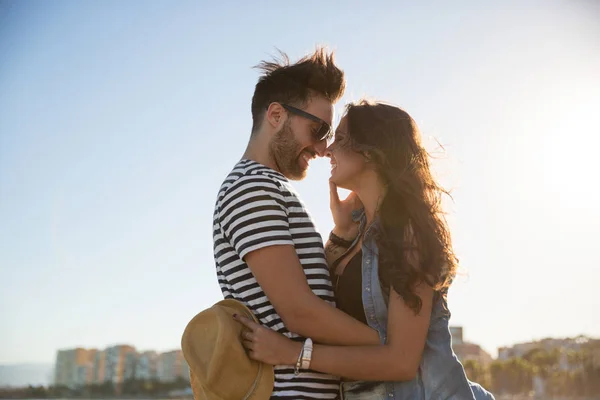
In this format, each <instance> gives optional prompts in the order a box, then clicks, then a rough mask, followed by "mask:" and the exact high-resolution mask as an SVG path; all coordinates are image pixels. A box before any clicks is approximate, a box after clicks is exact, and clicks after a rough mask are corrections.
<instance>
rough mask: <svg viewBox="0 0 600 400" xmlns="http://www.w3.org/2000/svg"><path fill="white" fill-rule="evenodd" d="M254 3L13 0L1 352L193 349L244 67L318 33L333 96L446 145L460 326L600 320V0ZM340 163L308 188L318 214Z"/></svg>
mask: <svg viewBox="0 0 600 400" xmlns="http://www.w3.org/2000/svg"><path fill="white" fill-rule="evenodd" d="M251 3H252V5H250V2H248V3H247V4H246V2H244V3H242V2H233V1H229V2H227V1H224V2H201V1H170V2H167V1H128V2H120V1H96V2H91V1H85V2H83V1H81V2H80V1H52V2H50V1H1V2H0V318H1V322H0V325H1V329H0V363H15V362H52V361H53V360H54V357H55V352H56V350H57V349H58V348H65V347H74V346H86V347H100V348H103V347H105V346H107V345H109V344H114V343H123V342H125V343H131V344H133V345H135V346H136V347H138V349H141V350H144V349H157V350H166V349H172V348H177V347H178V346H179V343H180V337H181V333H182V331H183V328H184V327H185V325H186V323H187V321H188V320H189V319H190V318H191V317H192V316H193V315H195V313H197V312H199V311H201V310H202V309H204V308H206V307H209V306H210V305H211V304H212V303H214V302H216V301H218V300H220V299H221V298H222V296H221V292H220V290H219V287H218V284H217V281H216V276H215V270H214V260H213V255H212V236H211V230H212V221H211V220H212V211H213V204H214V200H215V198H216V192H217V190H218V187H219V186H220V184H221V181H222V179H223V178H224V177H225V175H226V174H227V173H228V172H229V170H230V168H231V167H232V166H233V165H234V164H235V162H236V161H237V160H238V159H239V158H240V156H241V154H242V153H243V151H244V148H245V146H246V144H247V141H248V137H249V132H250V126H251V117H250V100H251V96H252V92H253V88H254V85H255V83H256V80H257V78H258V71H256V70H254V69H252V68H251V67H252V66H253V65H256V64H257V63H258V62H259V61H260V60H261V59H264V58H266V57H267V58H268V57H269V56H270V55H272V54H275V48H276V47H277V48H280V49H282V50H284V51H285V52H287V53H288V54H289V55H290V56H291V58H292V59H296V58H298V57H300V56H302V55H304V54H305V53H307V52H309V51H311V50H313V49H314V47H315V45H317V44H326V45H329V46H330V47H331V48H333V49H335V50H336V51H337V59H338V61H339V65H340V66H341V67H342V68H343V69H344V70H345V72H346V75H347V80H348V89H347V92H346V95H345V97H344V98H343V100H342V103H341V104H340V105H339V106H338V108H337V109H338V117H339V111H341V105H342V104H343V103H346V102H348V101H351V100H357V99H359V98H361V97H362V96H364V95H368V96H371V97H374V98H377V99H381V100H385V101H388V102H392V103H396V104H398V105H401V106H403V107H404V108H405V109H406V110H407V111H408V112H409V113H411V114H412V115H413V117H414V118H415V119H416V120H417V122H418V123H419V125H420V128H421V130H422V132H423V134H424V136H426V137H428V138H430V137H431V138H436V139H438V140H439V141H440V142H441V143H442V144H444V146H445V150H446V152H445V154H444V156H443V158H442V159H440V160H439V161H437V162H436V168H437V171H438V174H439V175H440V177H441V179H442V181H443V182H444V183H445V184H446V185H447V186H449V187H451V188H452V189H453V190H454V203H453V204H451V206H450V207H449V211H450V216H449V219H450V222H451V226H452V229H453V234H454V241H455V247H456V250H457V252H458V254H459V256H460V260H461V263H462V268H463V272H462V274H461V276H460V277H459V278H458V279H457V282H456V284H455V285H454V286H453V288H452V289H451V292H450V297H449V301H450V309H451V311H452V313H453V314H452V320H451V322H452V324H454V325H462V326H463V327H464V329H465V338H466V339H467V340H470V341H473V342H476V343H479V344H481V345H482V346H483V347H484V348H485V349H487V350H488V351H490V352H491V353H492V354H495V351H496V348H497V347H498V346H502V345H508V344H511V343H514V342H517V341H527V340H531V339H539V338H543V337H548V336H560V337H562V336H574V335H577V334H588V335H592V336H600V318H599V317H598V315H599V312H598V309H599V308H600V299H599V296H598V295H597V294H596V293H597V291H596V289H597V285H598V283H600V272H599V268H600V255H599V254H600V253H599V252H598V250H597V242H598V239H600V210H599V207H598V196H599V195H600V189H599V188H598V178H597V175H598V171H599V170H600V168H599V162H598V156H599V154H598V149H599V147H600V146H599V145H600V139H599V138H598V135H599V134H600V111H599V109H600V23H599V22H598V21H600V6H599V4H600V3H597V2H595V1H585V0H572V1H550V0H545V1H516V0H511V1H502V2H495V5H492V4H490V3H491V2H480V1H474V0H473V1H457V2H452V6H451V5H449V2H444V1H437V2H426V4H425V3H424V2H420V3H419V4H418V5H417V4H416V3H411V2H398V1H394V2H392V1H390V2H377V1H370V2H365V1H360V2H358V1H357V2H354V1H346V2H339V3H336V4H334V2H321V1H303V2H283V3H273V2H266V1H264V2H263V1H261V2H251ZM484 3H485V4H484ZM428 142H431V143H435V142H434V141H433V140H428ZM328 176H329V165H328V161H327V160H318V161H316V162H314V163H313V165H312V166H311V170H310V171H309V176H308V178H307V179H306V180H305V181H303V182H300V183H299V184H298V185H297V189H298V191H299V192H300V194H301V195H302V196H303V198H304V200H305V201H306V203H307V205H308V206H309V208H310V210H311V211H312V213H313V216H314V218H315V220H316V221H317V224H318V228H319V230H320V231H321V233H322V234H324V235H326V234H327V233H328V232H329V230H330V229H331V227H332V220H331V217H330V214H329V208H328V188H327V178H328Z"/></svg>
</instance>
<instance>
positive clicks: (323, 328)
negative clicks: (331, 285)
mask: <svg viewBox="0 0 600 400" xmlns="http://www.w3.org/2000/svg"><path fill="white" fill-rule="evenodd" d="M245 260H246V263H247V264H248V266H249V267H250V270H251V271H252V273H253V274H254V277H255V278H256V280H257V282H258V283H259V285H260V286H261V288H262V289H263V290H264V292H265V294H266V295H267V297H268V298H269V301H270V302H271V304H273V307H275V310H276V311H277V313H278V314H279V315H280V316H281V319H282V320H283V322H284V323H285V325H286V326H287V328H288V329H289V330H290V331H292V332H295V333H298V334H300V335H302V336H304V337H310V338H311V339H313V340H314V341H316V342H318V343H325V344H336V345H377V344H380V340H379V334H378V333H377V331H375V330H373V329H371V328H369V327H368V326H367V325H365V324H363V323H361V322H359V321H358V320H356V319H354V318H352V317H351V316H349V315H348V314H346V313H344V312H342V311H340V310H338V309H337V308H335V307H333V306H331V305H330V304H328V303H327V302H325V301H323V300H322V299H320V298H319V297H317V296H316V295H315V294H314V293H313V292H312V291H311V289H310V287H309V286H308V282H307V281H306V276H305V275H304V271H303V270H302V265H301V264H300V261H299V260H298V256H297V255H296V251H295V250H294V247H293V246H286V245H284V246H269V247H264V248H262V249H259V250H255V251H253V252H251V253H249V254H248V255H246V259H245Z"/></svg>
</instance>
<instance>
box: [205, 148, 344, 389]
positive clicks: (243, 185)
mask: <svg viewBox="0 0 600 400" xmlns="http://www.w3.org/2000/svg"><path fill="white" fill-rule="evenodd" d="M213 242H214V256H215V262H216V267H217V277H218V279H219V284H220V286H221V291H222V292H223V295H224V296H225V298H229V299H236V300H238V301H241V302H242V303H244V304H245V305H246V306H247V307H248V308H250V309H251V310H252V311H253V312H254V314H255V315H256V317H257V318H258V320H259V321H260V323H261V324H262V325H263V326H267V327H269V328H271V329H273V330H275V331H277V332H280V333H282V334H284V335H285V336H287V337H290V338H292V339H294V340H303V338H301V337H299V336H298V335H297V334H295V333H292V332H290V331H288V330H287V328H286V327H285V325H284V324H283V321H282V320H281V318H280V317H279V315H278V314H277V312H276V311H275V309H274V308H273V306H272V305H271V303H270V301H269V299H267V296H266V295H265V293H264V292H263V291H262V289H261V288H260V286H259V285H258V283H257V282H256V279H255V278H254V276H253V275H252V272H251V271H250V269H249V268H248V265H247V264H246V263H245V262H244V261H243V260H244V257H245V256H246V255H247V254H248V253H250V252H252V251H254V250H258V249H260V248H263V247H267V246H274V245H292V246H294V248H295V249H296V254H297V255H298V259H299V260H300V263H301V264H302V268H303V269H304V273H305V275H306V279H307V281H308V285H309V286H310V288H311V289H312V291H313V293H315V294H316V295H317V296H319V297H320V298H321V299H323V300H325V301H327V302H329V303H330V304H332V305H334V297H333V290H332V287H331V280H330V277H329V272H328V268H327V262H326V260H325V252H324V250H323V240H322V238H321V236H320V234H319V233H318V232H317V230H316V228H315V224H314V222H313V220H312V218H311V216H310V215H309V213H308V212H307V210H306V208H305V207H304V205H303V204H302V202H301V201H300V199H299V198H298V195H297V194H296V192H295V190H294V189H293V188H292V186H291V185H290V182H289V181H288V180H287V178H285V177H284V176H283V175H282V174H280V173H279V172H277V171H275V170H273V169H271V168H268V167H266V166H264V165H262V164H259V163H257V162H255V161H251V160H241V161H240V162H238V163H237V164H236V165H235V167H234V168H233V170H232V171H231V173H229V175H228V176H227V178H225V181H224V182H223V184H222V185H221V189H220V190H219V194H218V198H217V202H216V205H215V212H214V226H213ZM281 267H282V268H285V266H281ZM338 393H339V379H338V378H336V377H332V376H330V375H325V374H321V373H317V372H314V371H304V370H301V373H300V374H299V375H298V376H295V375H294V369H293V367H289V366H276V367H275V387H274V390H273V395H272V397H271V398H272V399H277V398H294V399H335V398H336V397H337V395H338Z"/></svg>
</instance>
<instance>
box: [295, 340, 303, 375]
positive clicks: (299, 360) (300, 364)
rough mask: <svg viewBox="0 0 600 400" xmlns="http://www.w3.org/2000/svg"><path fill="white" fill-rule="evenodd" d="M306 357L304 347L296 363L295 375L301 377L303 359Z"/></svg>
mask: <svg viewBox="0 0 600 400" xmlns="http://www.w3.org/2000/svg"><path fill="white" fill-rule="evenodd" d="M303 356H304V346H302V350H300V355H299V356H298V361H296V368H295V369H294V375H296V376H298V375H300V368H301V367H302V357H303Z"/></svg>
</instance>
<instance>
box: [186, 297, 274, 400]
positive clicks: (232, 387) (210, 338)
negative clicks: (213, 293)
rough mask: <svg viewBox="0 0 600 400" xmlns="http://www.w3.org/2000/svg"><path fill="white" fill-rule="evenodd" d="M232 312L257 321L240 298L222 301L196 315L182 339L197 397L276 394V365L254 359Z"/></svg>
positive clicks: (231, 399) (223, 399) (251, 398)
mask: <svg viewBox="0 0 600 400" xmlns="http://www.w3.org/2000/svg"><path fill="white" fill-rule="evenodd" d="M233 314H239V315H244V316H246V317H248V318H252V319H253V320H254V321H255V322H258V320H257V319H256V317H255V316H254V314H253V313H252V312H251V311H250V310H249V309H248V308H247V307H246V306H245V305H244V304H242V303H240V302H239V301H237V300H230V299H227V300H222V301H220V302H218V303H216V304H215V305H213V306H212V307H211V308H209V309H206V310H204V311H202V312H201V313H199V314H198V315H196V316H195V317H194V318H192V320H191V321H190V322H189V323H188V325H187V326H186V328H185V331H184V332H183V336H182V338H181V349H182V351H183V356H184V357H185V360H186V361H187V363H188V365H189V366H190V383H191V386H192V390H193V392H194V399H195V400H242V399H244V400H263V399H265V400H266V399H269V398H270V397H271V394H272V393H273V382H274V373H273V367H272V366H271V365H268V364H264V363H261V362H258V361H255V360H251V359H250V357H248V354H247V353H246V350H245V349H244V347H243V346H242V341H241V340H242V339H241V332H242V330H243V326H242V324H240V323H239V322H237V321H236V320H234V319H233Z"/></svg>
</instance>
